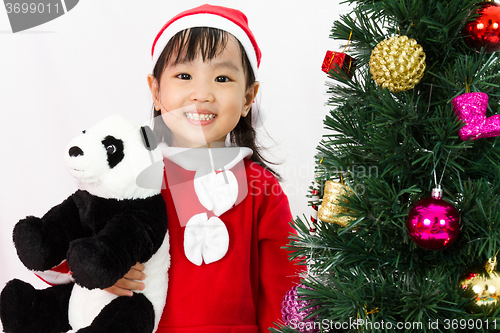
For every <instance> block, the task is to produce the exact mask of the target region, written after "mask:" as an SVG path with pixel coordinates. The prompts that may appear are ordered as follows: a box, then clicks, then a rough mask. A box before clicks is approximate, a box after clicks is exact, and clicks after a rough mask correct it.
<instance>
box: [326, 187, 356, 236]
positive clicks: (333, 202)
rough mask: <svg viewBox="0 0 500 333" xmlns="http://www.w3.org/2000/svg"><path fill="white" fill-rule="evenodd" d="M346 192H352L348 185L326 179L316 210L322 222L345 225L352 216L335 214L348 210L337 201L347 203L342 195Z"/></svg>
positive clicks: (348, 193)
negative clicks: (319, 204)
mask: <svg viewBox="0 0 500 333" xmlns="http://www.w3.org/2000/svg"><path fill="white" fill-rule="evenodd" d="M346 194H347V195H351V194H352V191H351V189H350V188H349V187H348V186H345V185H343V184H340V183H337V182H334V181H331V180H328V181H326V183H325V191H324V195H323V202H322V203H321V207H319V210H318V218H319V219H320V220H321V221H323V222H328V223H336V224H339V225H341V226H343V227H345V226H347V225H348V224H349V222H351V221H352V220H354V218H352V217H350V216H336V215H339V214H343V213H345V212H347V211H348V210H347V208H346V207H343V206H339V205H338V203H339V201H341V202H343V203H348V200H346V199H345V198H343V197H342V196H345V195H346Z"/></svg>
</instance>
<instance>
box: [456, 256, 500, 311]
mask: <svg viewBox="0 0 500 333" xmlns="http://www.w3.org/2000/svg"><path fill="white" fill-rule="evenodd" d="M496 266H497V259H496V258H491V259H489V260H488V262H487V263H486V265H484V266H479V267H472V268H470V269H468V270H466V271H465V272H464V273H463V274H462V275H461V276H460V278H459V281H460V282H459V283H460V286H461V287H462V288H464V289H466V288H468V287H469V286H470V292H471V293H472V295H471V296H473V302H472V303H471V304H469V305H468V306H467V310H468V311H469V312H472V313H483V312H484V313H485V314H486V315H488V314H490V313H492V312H494V311H495V310H497V309H498V307H499V306H500V272H499V271H498V270H497V269H496Z"/></svg>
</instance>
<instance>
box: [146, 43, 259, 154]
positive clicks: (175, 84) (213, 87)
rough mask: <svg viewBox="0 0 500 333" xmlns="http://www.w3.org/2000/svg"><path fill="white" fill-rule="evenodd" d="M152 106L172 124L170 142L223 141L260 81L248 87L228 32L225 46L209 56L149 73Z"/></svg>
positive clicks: (187, 144)
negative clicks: (157, 73)
mask: <svg viewBox="0 0 500 333" xmlns="http://www.w3.org/2000/svg"><path fill="white" fill-rule="evenodd" d="M148 84H149V87H150V90H151V93H152V96H153V101H154V105H155V108H156V109H157V110H161V114H162V118H163V121H164V122H165V124H166V125H167V127H168V128H169V129H170V130H171V132H172V133H171V134H172V146H176V147H187V148H195V147H204V146H207V145H208V146H215V145H219V146H221V145H222V146H223V145H224V142H225V140H226V135H227V134H228V133H229V132H231V131H232V130H233V129H234V128H235V127H236V125H237V124H238V121H239V120H240V117H246V115H247V114H248V112H249V110H250V108H251V106H252V102H253V100H254V98H255V95H256V94H257V91H258V88H259V83H258V82H255V83H254V84H252V85H251V86H250V87H248V88H247V87H246V75H245V70H244V68H243V64H242V60H241V53H240V49H239V46H238V42H237V40H236V39H235V37H234V36H232V35H229V36H228V40H227V44H226V46H225V48H224V49H223V50H222V52H220V53H219V54H217V55H216V56H215V57H214V58H212V59H210V60H206V61H203V59H202V57H201V56H197V57H196V58H195V59H193V60H191V61H180V62H178V63H176V64H168V65H167V66H166V67H165V69H164V70H163V73H162V75H161V78H160V81H159V82H158V80H157V79H156V78H155V77H154V76H153V75H151V74H150V75H148Z"/></svg>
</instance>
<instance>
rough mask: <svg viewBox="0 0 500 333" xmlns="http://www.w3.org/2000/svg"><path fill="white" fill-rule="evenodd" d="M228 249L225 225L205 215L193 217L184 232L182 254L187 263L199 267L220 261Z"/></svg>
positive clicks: (216, 218)
mask: <svg viewBox="0 0 500 333" xmlns="http://www.w3.org/2000/svg"><path fill="white" fill-rule="evenodd" d="M228 247H229V234H228V232H227V228H226V225H225V224H224V222H222V220H221V219H220V218H218V217H216V216H212V217H211V218H210V219H208V216H207V213H201V214H198V215H195V216H193V217H192V218H191V219H190V220H189V222H188V223H187V225H186V230H185V231H184V253H185V254H186V257H187V258H188V260H189V261H191V262H192V263H193V264H195V265H197V266H200V265H201V264H202V262H203V261H204V262H205V263H206V264H210V263H213V262H215V261H217V260H219V259H222V258H223V257H224V256H225V255H226V252H227V249H228Z"/></svg>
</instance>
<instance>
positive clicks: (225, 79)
mask: <svg viewBox="0 0 500 333" xmlns="http://www.w3.org/2000/svg"><path fill="white" fill-rule="evenodd" d="M229 81H231V79H230V78H228V77H227V76H224V75H221V76H217V77H216V78H215V82H229Z"/></svg>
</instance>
